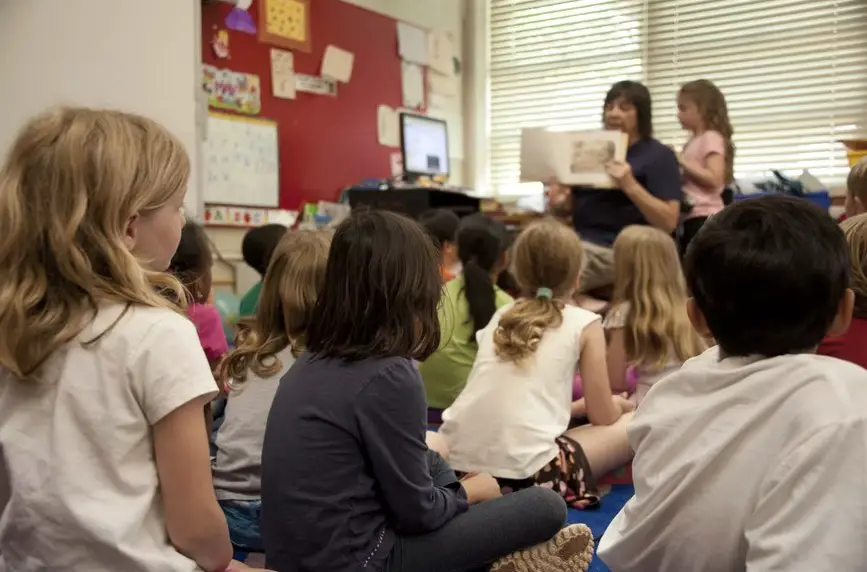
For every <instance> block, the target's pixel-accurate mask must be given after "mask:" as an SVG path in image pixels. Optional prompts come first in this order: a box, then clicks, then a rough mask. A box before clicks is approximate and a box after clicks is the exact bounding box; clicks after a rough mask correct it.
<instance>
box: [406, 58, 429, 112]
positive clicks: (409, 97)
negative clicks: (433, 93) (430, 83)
mask: <svg viewBox="0 0 867 572" xmlns="http://www.w3.org/2000/svg"><path fill="white" fill-rule="evenodd" d="M400 81H401V91H402V92H403V105H404V107H408V108H410V109H418V108H420V107H424V72H423V71H422V68H421V66H417V65H415V64H410V63H407V62H401V74H400Z"/></svg>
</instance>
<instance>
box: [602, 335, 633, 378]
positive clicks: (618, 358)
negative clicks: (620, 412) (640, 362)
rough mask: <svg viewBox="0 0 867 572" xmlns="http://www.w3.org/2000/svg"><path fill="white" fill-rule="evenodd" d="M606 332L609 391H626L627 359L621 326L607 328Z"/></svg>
mask: <svg viewBox="0 0 867 572" xmlns="http://www.w3.org/2000/svg"><path fill="white" fill-rule="evenodd" d="M607 332H608V352H607V356H608V357H607V362H608V380H609V381H610V382H611V391H616V392H621V391H628V390H629V384H628V383H627V381H626V369H627V368H628V367H629V361H628V359H627V357H626V343H625V340H624V332H623V328H615V329H609V330H607Z"/></svg>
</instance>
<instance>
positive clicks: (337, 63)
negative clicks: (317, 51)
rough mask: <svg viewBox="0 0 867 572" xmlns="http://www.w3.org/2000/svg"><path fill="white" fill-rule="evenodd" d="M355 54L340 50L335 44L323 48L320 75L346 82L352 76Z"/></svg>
mask: <svg viewBox="0 0 867 572" xmlns="http://www.w3.org/2000/svg"><path fill="white" fill-rule="evenodd" d="M354 61H355V55H354V54H353V53H352V52H347V51H346V50H341V49H340V48H338V47H337V46H328V47H327V48H325V55H324V56H322V71H321V72H320V73H321V74H322V77H327V78H331V79H334V80H337V81H339V82H341V83H348V82H349V79H350V78H351V77H352V64H353V62H354Z"/></svg>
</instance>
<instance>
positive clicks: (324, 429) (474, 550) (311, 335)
mask: <svg viewBox="0 0 867 572" xmlns="http://www.w3.org/2000/svg"><path fill="white" fill-rule="evenodd" d="M441 290H442V278H441V276H440V271H439V263H438V260H437V254H436V250H435V247H434V245H433V243H432V242H431V241H430V239H429V238H428V236H427V235H426V233H425V231H424V230H423V229H422V228H421V227H420V226H419V225H418V223H416V222H414V221H412V220H410V219H407V218H404V217H402V216H400V215H398V214H395V213H390V212H386V211H367V212H365V211H362V212H358V213H353V214H352V215H351V216H350V217H349V218H348V219H346V220H344V221H343V222H342V223H341V224H340V225H339V226H338V227H337V230H336V232H335V234H334V238H333V240H332V241H331V249H330V251H329V253H328V262H327V265H326V270H325V280H324V283H323V286H322V288H321V290H320V291H319V297H318V299H317V301H316V307H315V309H314V311H313V314H312V317H311V318H312V321H311V324H310V327H309V328H308V330H307V352H306V353H304V354H302V355H301V356H299V357H298V358H297V359H296V361H295V364H294V365H293V366H292V368H291V369H290V370H289V372H288V373H286V375H285V376H284V377H283V379H282V380H281V382H280V385H279V387H278V388H277V393H276V395H275V397H274V402H273V404H272V406H271V411H270V413H269V415H268V423H267V427H266V430H265V442H264V447H263V451H262V506H263V512H262V517H263V521H262V531H263V538H264V541H265V551H266V555H267V562H268V566H269V567H270V568H273V569H275V570H281V571H283V570H292V571H295V572H323V571H331V572H351V571H359V570H379V571H384V572H444V571H447V570H448V571H475V570H484V569H486V568H487V567H488V566H492V568H491V570H494V571H501V572H515V571H518V570H520V571H523V572H543V571H548V570H558V571H559V570H562V571H565V572H571V571H577V570H585V569H586V566H587V565H588V558H589V557H590V555H591V553H592V548H591V546H592V538H590V531H589V529H588V528H587V527H586V526H583V525H573V526H571V527H566V528H562V526H563V522H564V520H565V517H566V506H565V504H564V503H563V501H562V499H561V498H560V497H559V496H558V495H557V493H555V492H553V491H550V490H544V489H539V488H536V489H528V490H525V491H520V492H518V493H515V494H513V495H509V496H506V497H501V496H500V491H499V487H498V486H497V483H496V481H494V479H493V478H491V477H490V476H489V475H484V474H479V475H475V476H470V477H468V478H466V479H465V480H463V481H459V480H458V479H457V477H456V476H455V473H454V472H453V471H452V470H451V468H450V467H449V466H448V464H446V462H445V461H444V460H443V459H442V457H441V456H440V455H438V454H436V453H435V452H433V451H431V450H430V449H428V447H427V445H426V444H425V421H424V418H425V410H426V403H425V398H424V387H423V385H422V380H421V377H420V375H419V372H418V370H417V369H416V367H415V365H414V364H413V359H419V360H421V359H424V358H426V357H427V356H428V355H430V354H431V352H433V351H434V350H435V349H436V348H437V346H438V344H439V338H440V328H439V320H438V319H437V307H438V305H439V302H440V294H441ZM539 543H541V544H539ZM534 545H537V546H536V547H534Z"/></svg>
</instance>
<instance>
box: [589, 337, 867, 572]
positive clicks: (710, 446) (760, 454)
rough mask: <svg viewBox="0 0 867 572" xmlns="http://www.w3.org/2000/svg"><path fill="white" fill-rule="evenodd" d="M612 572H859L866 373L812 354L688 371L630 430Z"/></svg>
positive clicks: (607, 553)
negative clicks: (625, 494)
mask: <svg viewBox="0 0 867 572" xmlns="http://www.w3.org/2000/svg"><path fill="white" fill-rule="evenodd" d="M628 431H629V442H630V445H631V446H632V448H633V450H634V451H635V460H634V461H633V466H632V468H633V478H634V482H635V496H634V497H633V498H632V499H631V500H630V501H629V502H628V503H627V504H626V506H625V507H624V508H623V510H621V512H620V513H619V514H618V515H617V517H615V519H614V520H613V521H612V522H611V524H610V525H609V527H608V530H607V531H606V532H605V535H604V536H603V537H602V541H601V542H600V545H599V555H600V557H601V558H602V560H603V561H604V562H605V563H606V564H608V566H609V567H610V568H611V569H612V570H613V571H614V572H622V571H643V570H677V571H678V572H691V571H701V572H715V571H719V572H723V571H725V572H730V571H736V570H749V571H767V570H786V571H787V572H798V571H802V570H803V571H804V572H807V571H809V572H814V571H816V570H839V571H843V570H852V571H854V570H863V569H864V565H865V564H864V563H865V562H867V545H865V543H864V538H865V536H867V499H865V496H864V495H865V491H867V370H864V369H862V368H860V367H858V366H856V365H854V364H851V363H848V362H844V361H841V360H837V359H835V358H830V357H825V356H818V355H813V354H798V355H787V356H781V357H776V358H771V359H759V358H729V359H725V360H722V361H720V360H719V353H718V349H717V348H711V349H710V350H708V351H707V352H705V353H704V354H702V355H700V356H698V357H696V358H694V359H692V360H689V361H688V362H686V364H684V366H683V367H682V368H681V369H680V370H679V371H678V372H676V373H673V374H672V375H670V376H668V377H666V378H665V379H663V380H662V381H659V382H658V383H657V384H656V385H654V386H653V388H652V389H651V390H650V391H649V393H648V394H647V397H646V398H645V399H644V401H643V402H642V404H641V407H639V408H638V410H637V411H636V413H635V416H634V418H633V420H632V422H631V424H630V426H629V429H628Z"/></svg>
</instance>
